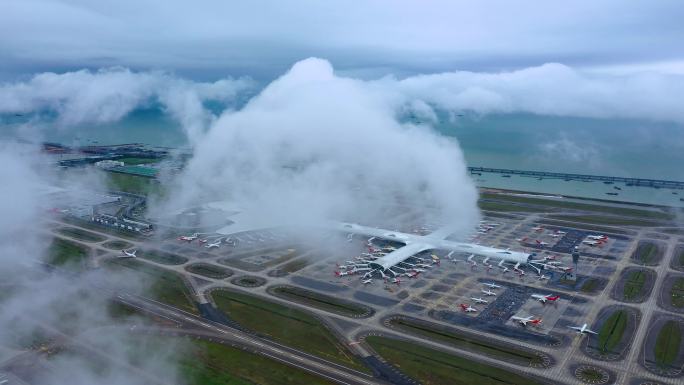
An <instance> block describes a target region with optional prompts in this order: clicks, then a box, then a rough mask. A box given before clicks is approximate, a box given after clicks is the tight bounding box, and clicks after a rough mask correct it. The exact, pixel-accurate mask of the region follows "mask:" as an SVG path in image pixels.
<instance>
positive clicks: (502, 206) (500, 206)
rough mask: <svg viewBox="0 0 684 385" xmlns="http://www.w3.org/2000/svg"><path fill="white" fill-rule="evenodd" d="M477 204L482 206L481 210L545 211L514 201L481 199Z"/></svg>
mask: <svg viewBox="0 0 684 385" xmlns="http://www.w3.org/2000/svg"><path fill="white" fill-rule="evenodd" d="M477 205H478V206H479V207H480V210H486V211H500V212H524V213H532V212H543V211H544V209H543V208H541V209H540V208H535V207H530V206H524V205H515V204H512V203H507V202H493V201H479V202H478V203H477Z"/></svg>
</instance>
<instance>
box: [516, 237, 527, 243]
mask: <svg viewBox="0 0 684 385" xmlns="http://www.w3.org/2000/svg"><path fill="white" fill-rule="evenodd" d="M516 241H518V242H520V243H525V242H527V237H523V238H518V239H516Z"/></svg>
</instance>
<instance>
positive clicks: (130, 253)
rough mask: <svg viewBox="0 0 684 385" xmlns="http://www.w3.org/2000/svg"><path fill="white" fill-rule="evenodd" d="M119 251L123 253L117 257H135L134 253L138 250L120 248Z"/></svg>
mask: <svg viewBox="0 0 684 385" xmlns="http://www.w3.org/2000/svg"><path fill="white" fill-rule="evenodd" d="M121 252H122V253H123V255H122V256H120V257H119V258H135V257H136V255H135V253H137V252H138V250H133V251H127V250H121Z"/></svg>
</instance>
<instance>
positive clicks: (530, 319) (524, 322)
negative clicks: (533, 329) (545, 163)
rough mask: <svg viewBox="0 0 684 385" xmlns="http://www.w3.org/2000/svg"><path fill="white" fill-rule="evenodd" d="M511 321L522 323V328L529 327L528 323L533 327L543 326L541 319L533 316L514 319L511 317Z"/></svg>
mask: <svg viewBox="0 0 684 385" xmlns="http://www.w3.org/2000/svg"><path fill="white" fill-rule="evenodd" d="M511 319H512V320H513V321H518V322H520V324H521V325H522V326H527V324H528V323H529V324H532V325H534V326H538V325H541V323H542V320H541V318H534V317H533V316H529V317H517V316H513V317H511Z"/></svg>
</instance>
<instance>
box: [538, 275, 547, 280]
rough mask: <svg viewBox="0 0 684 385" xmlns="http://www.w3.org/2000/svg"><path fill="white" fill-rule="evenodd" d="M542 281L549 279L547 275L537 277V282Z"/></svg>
mask: <svg viewBox="0 0 684 385" xmlns="http://www.w3.org/2000/svg"><path fill="white" fill-rule="evenodd" d="M544 279H549V276H548V275H544V274H542V275H540V276H539V280H540V281H542V280H544Z"/></svg>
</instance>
